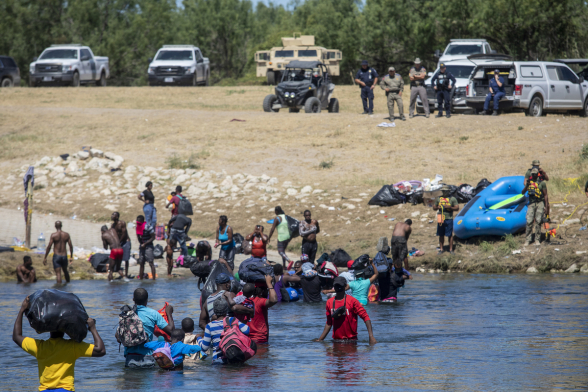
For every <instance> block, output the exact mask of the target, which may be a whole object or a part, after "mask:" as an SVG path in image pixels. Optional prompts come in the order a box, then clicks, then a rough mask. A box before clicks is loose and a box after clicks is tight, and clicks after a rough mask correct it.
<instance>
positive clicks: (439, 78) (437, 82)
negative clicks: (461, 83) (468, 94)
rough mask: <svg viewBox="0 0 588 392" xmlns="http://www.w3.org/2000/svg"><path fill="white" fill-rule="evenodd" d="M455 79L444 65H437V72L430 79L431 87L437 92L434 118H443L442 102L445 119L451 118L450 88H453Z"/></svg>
mask: <svg viewBox="0 0 588 392" xmlns="http://www.w3.org/2000/svg"><path fill="white" fill-rule="evenodd" d="M455 82H456V80H455V77H454V76H453V75H452V74H451V72H449V71H448V70H447V67H445V64H444V63H441V64H439V72H437V73H436V74H435V76H433V79H431V85H432V86H433V88H434V89H435V91H436V92H437V109H438V113H437V116H436V117H443V102H445V114H446V115H447V118H449V117H451V97H450V93H451V88H452V87H454V86H455Z"/></svg>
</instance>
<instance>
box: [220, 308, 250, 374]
mask: <svg viewBox="0 0 588 392" xmlns="http://www.w3.org/2000/svg"><path fill="white" fill-rule="evenodd" d="M227 320H231V319H230V318H229V317H225V319H224V320H223V332H222V334H221V338H220V342H219V344H218V348H219V349H220V350H221V352H222V353H223V357H224V358H225V359H226V361H227V362H228V363H243V362H245V361H247V360H248V359H249V358H251V357H253V356H254V355H255V353H256V352H257V345H256V344H255V342H254V341H252V340H251V338H250V337H249V336H247V335H245V334H244V333H243V332H241V330H240V329H239V320H237V319H236V318H234V317H233V319H232V320H231V321H230V322H229V323H227Z"/></svg>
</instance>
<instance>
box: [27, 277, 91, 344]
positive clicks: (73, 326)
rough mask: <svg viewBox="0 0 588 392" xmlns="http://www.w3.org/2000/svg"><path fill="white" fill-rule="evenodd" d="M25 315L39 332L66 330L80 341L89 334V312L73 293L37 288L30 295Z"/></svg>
mask: <svg viewBox="0 0 588 392" xmlns="http://www.w3.org/2000/svg"><path fill="white" fill-rule="evenodd" d="M25 316H27V319H29V323H30V324H31V328H33V329H34V330H35V331H37V333H43V332H64V333H66V334H67V335H68V336H69V337H70V338H71V339H72V340H75V341H76V342H78V343H79V342H81V341H82V340H84V339H85V338H86V335H87V334H88V324H87V322H88V313H86V309H85V308H84V305H82V302H81V301H80V299H79V298H78V297H77V295H75V294H73V293H66V292H65V291H60V290H54V289H45V290H37V291H35V292H34V293H33V294H32V295H31V296H30V297H29V308H28V310H27V311H26V312H25Z"/></svg>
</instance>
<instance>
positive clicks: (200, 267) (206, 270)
mask: <svg viewBox="0 0 588 392" xmlns="http://www.w3.org/2000/svg"><path fill="white" fill-rule="evenodd" d="M194 259H196V258H195V257H194ZM216 262H217V261H216V260H210V261H206V260H203V261H196V262H195V263H193V264H192V265H190V271H191V272H192V273H193V274H194V276H196V277H198V288H200V284H201V283H204V282H205V281H206V278H208V276H209V275H210V272H211V271H212V267H213V266H214V264H215V263H216Z"/></svg>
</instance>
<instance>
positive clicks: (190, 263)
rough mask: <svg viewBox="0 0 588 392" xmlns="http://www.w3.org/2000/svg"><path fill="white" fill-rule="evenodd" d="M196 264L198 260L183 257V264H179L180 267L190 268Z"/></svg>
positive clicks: (194, 257)
mask: <svg viewBox="0 0 588 392" xmlns="http://www.w3.org/2000/svg"><path fill="white" fill-rule="evenodd" d="M197 262H198V259H196V256H185V257H184V263H183V264H180V267H183V268H191V267H192V266H193V265H194V264H196V263H197Z"/></svg>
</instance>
